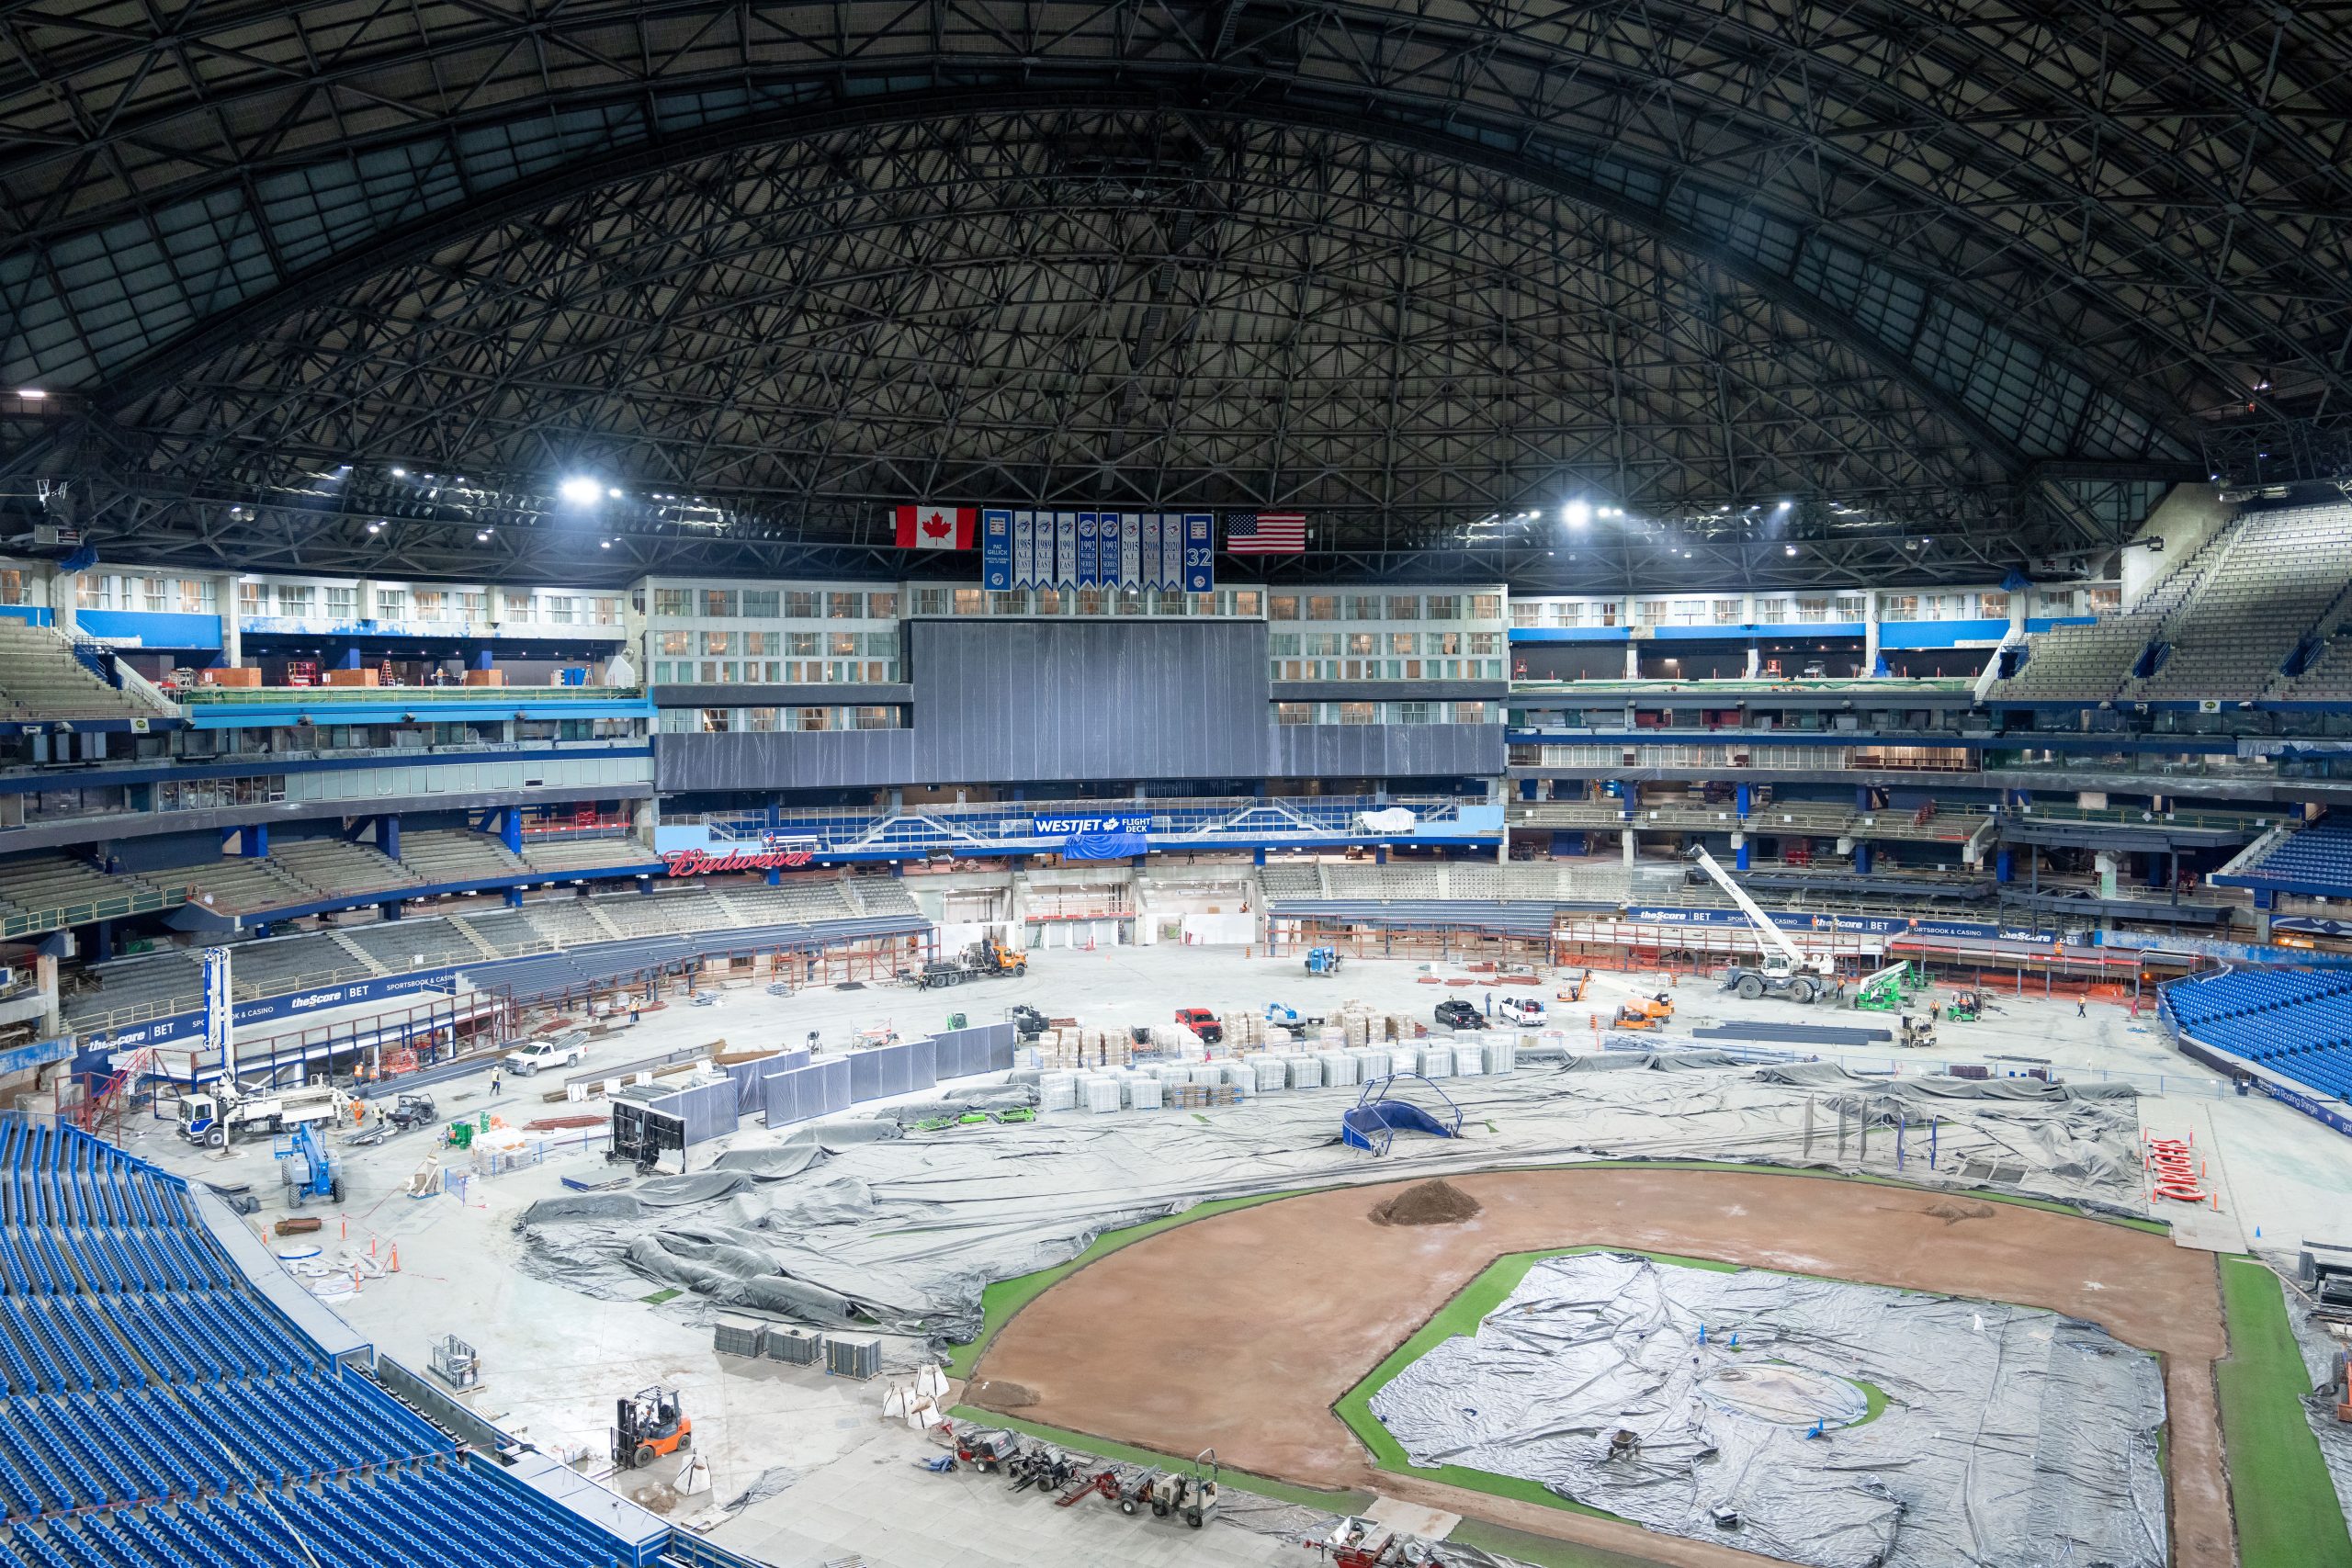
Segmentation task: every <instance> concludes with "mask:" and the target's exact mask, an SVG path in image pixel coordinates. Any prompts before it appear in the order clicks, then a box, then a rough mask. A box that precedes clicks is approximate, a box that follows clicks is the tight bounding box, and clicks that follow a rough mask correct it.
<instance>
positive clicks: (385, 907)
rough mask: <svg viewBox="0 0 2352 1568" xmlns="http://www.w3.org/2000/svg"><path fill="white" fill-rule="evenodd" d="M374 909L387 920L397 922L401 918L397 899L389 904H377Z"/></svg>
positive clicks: (399, 903)
mask: <svg viewBox="0 0 2352 1568" xmlns="http://www.w3.org/2000/svg"><path fill="white" fill-rule="evenodd" d="M376 908H377V909H378V911H379V913H381V914H382V915H383V917H384V919H388V920H397V919H400V918H401V901H400V900H399V899H397V898H394V899H392V900H391V901H390V902H389V903H384V904H379V905H377V906H376Z"/></svg>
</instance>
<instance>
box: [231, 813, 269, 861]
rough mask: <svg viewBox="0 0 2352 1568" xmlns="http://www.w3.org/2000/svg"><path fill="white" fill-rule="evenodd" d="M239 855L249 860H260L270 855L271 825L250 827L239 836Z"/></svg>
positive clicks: (264, 823) (254, 824)
mask: <svg viewBox="0 0 2352 1568" xmlns="http://www.w3.org/2000/svg"><path fill="white" fill-rule="evenodd" d="M237 853H238V854H240V855H242V856H243V857H244V858H245V859H247V860H259V859H261V858H262V857H263V856H264V855H266V854H267V853H269V824H268V823H266V822H254V823H252V824H250V825H248V826H247V827H246V828H245V829H243V831H242V832H241V833H240V834H239V836H238V839H237Z"/></svg>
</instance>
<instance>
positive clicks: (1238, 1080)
mask: <svg viewBox="0 0 2352 1568" xmlns="http://www.w3.org/2000/svg"><path fill="white" fill-rule="evenodd" d="M1264 1060H1265V1057H1264V1056H1262V1055H1259V1056H1250V1057H1248V1058H1246V1059H1244V1060H1242V1061H1238V1062H1227V1063H1224V1064H1222V1066H1224V1068H1225V1087H1226V1088H1227V1089H1231V1090H1233V1092H1234V1095H1235V1097H1236V1098H1237V1099H1240V1100H1247V1099H1249V1098H1250V1096H1251V1095H1253V1094H1255V1093H1257V1092H1258V1064H1259V1063H1260V1062H1262V1061H1264Z"/></svg>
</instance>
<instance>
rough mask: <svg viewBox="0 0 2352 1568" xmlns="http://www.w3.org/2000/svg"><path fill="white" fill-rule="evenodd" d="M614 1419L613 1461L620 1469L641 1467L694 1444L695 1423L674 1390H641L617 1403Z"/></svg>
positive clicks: (656, 1388) (640, 1468)
mask: <svg viewBox="0 0 2352 1568" xmlns="http://www.w3.org/2000/svg"><path fill="white" fill-rule="evenodd" d="M615 1419H616V1421H617V1422H618V1425H616V1427H614V1428H613V1462H614V1463H615V1464H616V1465H618V1466H620V1467H621V1468H622V1469H623V1470H643V1469H644V1468H645V1467H646V1466H647V1465H649V1464H651V1463H652V1462H653V1461H655V1460H657V1459H661V1458H662V1457H664V1456H665V1455H668V1454H675V1453H684V1451H685V1450H688V1449H691V1448H693V1447H694V1446H695V1424H694V1422H693V1421H692V1420H690V1419H689V1418H688V1417H687V1416H686V1407H685V1402H684V1400H682V1399H680V1398H679V1397H678V1391H677V1390H675V1389H672V1388H662V1387H660V1386H659V1385H656V1386H655V1387H652V1388H648V1389H640V1390H639V1391H638V1394H637V1397H636V1398H634V1399H624V1400H620V1401H618V1402H617V1413H616V1416H615Z"/></svg>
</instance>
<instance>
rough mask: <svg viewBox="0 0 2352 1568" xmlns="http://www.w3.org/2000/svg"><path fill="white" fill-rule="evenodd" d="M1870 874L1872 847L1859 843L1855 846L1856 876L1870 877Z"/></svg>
mask: <svg viewBox="0 0 2352 1568" xmlns="http://www.w3.org/2000/svg"><path fill="white" fill-rule="evenodd" d="M1854 874H1855V875H1856V876H1868V875H1869V874H1871V847H1870V846H1869V845H1868V844H1865V843H1860V842H1857V843H1856V844H1855V845H1854Z"/></svg>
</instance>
